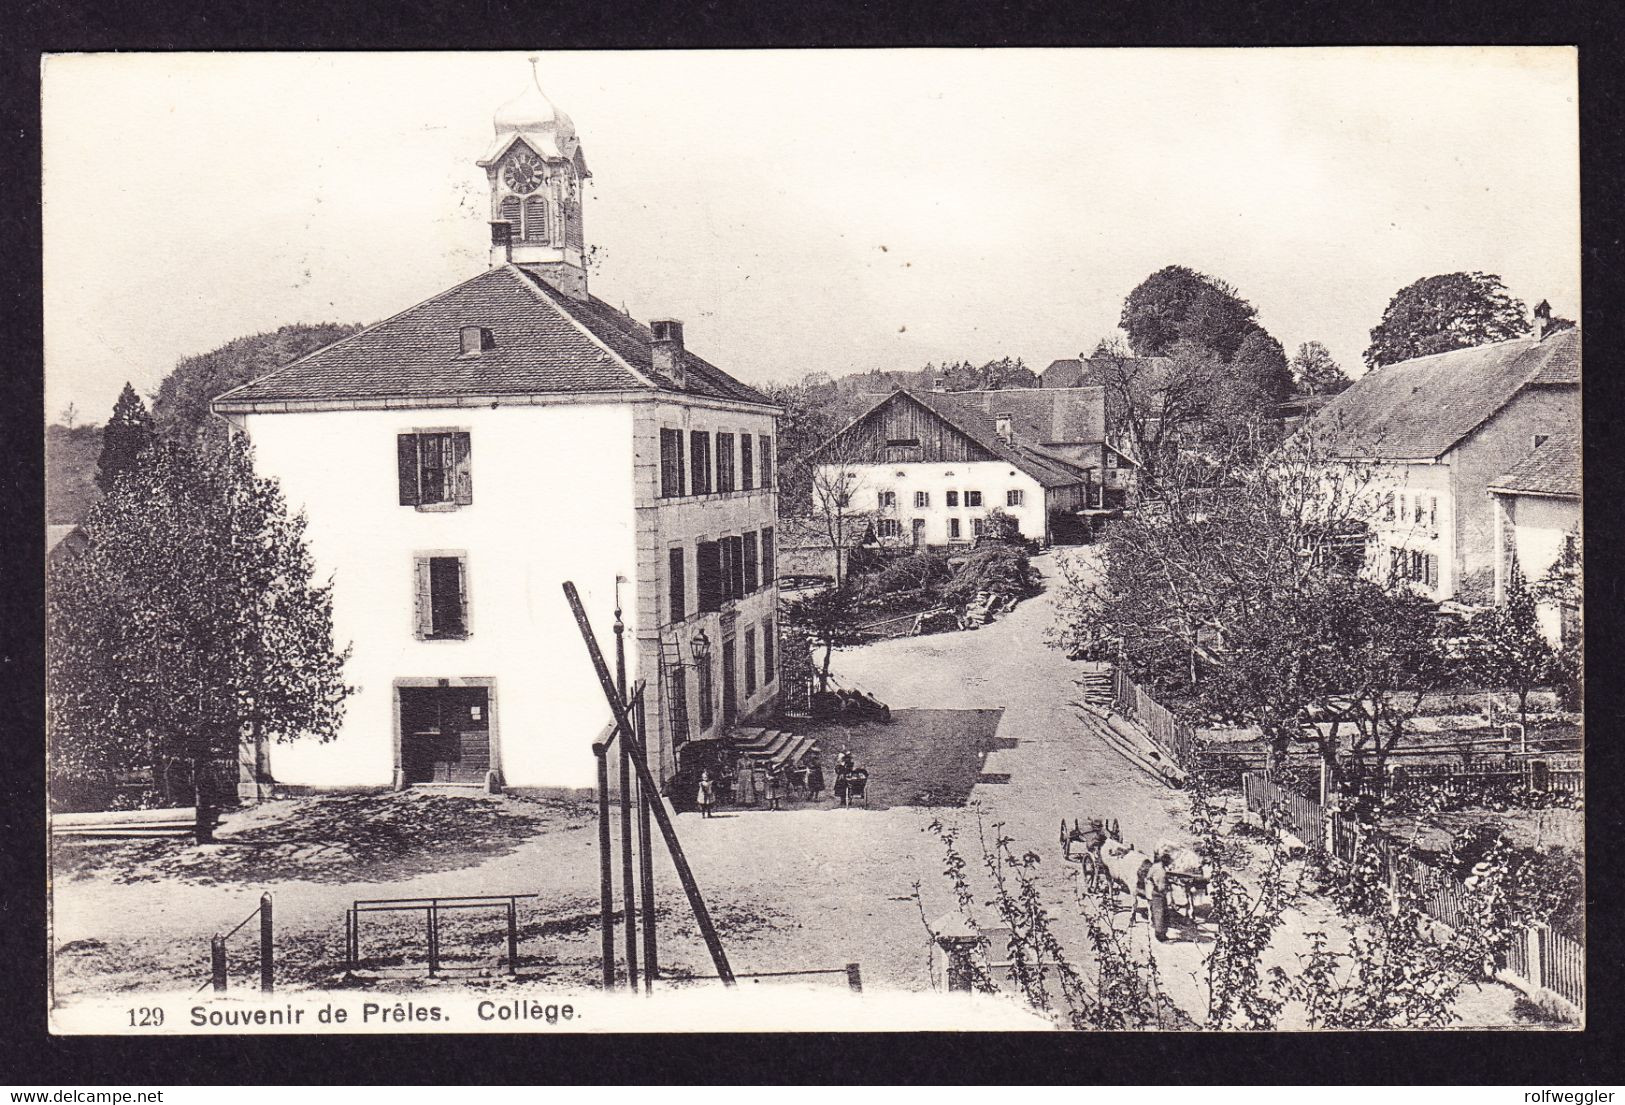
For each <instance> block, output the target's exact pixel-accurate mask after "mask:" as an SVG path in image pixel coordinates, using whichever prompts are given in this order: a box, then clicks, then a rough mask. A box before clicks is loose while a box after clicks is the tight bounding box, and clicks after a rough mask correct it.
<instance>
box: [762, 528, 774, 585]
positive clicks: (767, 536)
mask: <svg viewBox="0 0 1625 1105" xmlns="http://www.w3.org/2000/svg"><path fill="white" fill-rule="evenodd" d="M775 578H776V577H775V575H774V572H773V527H772V526H767V527H765V528H764V529H763V530H762V586H763V587H771V586H773V581H774V579H775Z"/></svg>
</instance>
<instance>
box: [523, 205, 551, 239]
mask: <svg viewBox="0 0 1625 1105" xmlns="http://www.w3.org/2000/svg"><path fill="white" fill-rule="evenodd" d="M525 241H527V242H545V241H547V201H546V200H544V199H543V198H542V197H541V196H532V197H530V199H528V200H526V201H525Z"/></svg>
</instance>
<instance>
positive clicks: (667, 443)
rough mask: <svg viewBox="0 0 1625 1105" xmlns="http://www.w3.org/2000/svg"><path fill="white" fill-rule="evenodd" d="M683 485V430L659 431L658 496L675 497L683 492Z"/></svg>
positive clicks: (664, 497)
mask: <svg viewBox="0 0 1625 1105" xmlns="http://www.w3.org/2000/svg"><path fill="white" fill-rule="evenodd" d="M685 491H686V489H685V488H684V486H683V431H682V430H661V431H660V497H661V498H663V499H676V498H679V497H681V496H682V495H683V494H684V493H685Z"/></svg>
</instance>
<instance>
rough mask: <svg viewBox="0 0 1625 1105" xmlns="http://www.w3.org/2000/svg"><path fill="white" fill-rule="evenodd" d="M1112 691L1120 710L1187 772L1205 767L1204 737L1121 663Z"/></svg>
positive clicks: (1113, 672) (1118, 666) (1115, 672)
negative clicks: (1134, 677)
mask: <svg viewBox="0 0 1625 1105" xmlns="http://www.w3.org/2000/svg"><path fill="white" fill-rule="evenodd" d="M1112 690H1113V700H1114V703H1115V705H1116V707H1117V712H1118V713H1120V714H1126V715H1128V716H1129V717H1132V718H1133V719H1134V720H1136V721H1138V722H1139V723H1140V725H1141V726H1142V727H1143V728H1144V729H1145V731H1146V732H1147V733H1149V734H1150V735H1151V740H1152V741H1153V742H1154V743H1155V744H1156V746H1157V748H1158V750H1160V751H1161V752H1162V754H1163V755H1164V756H1166V757H1168V759H1170V760H1172V761H1173V762H1174V764H1175V765H1176V766H1178V767H1180V768H1183V769H1184V770H1186V771H1196V770H1198V769H1199V768H1201V767H1202V762H1201V761H1202V739H1201V738H1200V737H1198V736H1197V735H1196V730H1194V729H1192V728H1191V727H1190V726H1189V725H1186V724H1185V723H1184V722H1182V721H1180V720H1179V719H1178V718H1176V717H1175V716H1174V715H1173V712H1172V711H1170V710H1169V709H1168V707H1166V706H1164V705H1163V704H1162V703H1160V702H1158V701H1157V700H1156V699H1154V698H1152V697H1151V696H1150V695H1149V694H1147V693H1146V692H1145V689H1144V688H1143V687H1140V686H1138V685H1137V684H1136V683H1135V682H1134V681H1133V680H1132V679H1130V678H1129V677H1128V672H1126V671H1124V670H1123V666H1122V665H1121V664H1119V665H1117V666H1115V667H1113V668H1112Z"/></svg>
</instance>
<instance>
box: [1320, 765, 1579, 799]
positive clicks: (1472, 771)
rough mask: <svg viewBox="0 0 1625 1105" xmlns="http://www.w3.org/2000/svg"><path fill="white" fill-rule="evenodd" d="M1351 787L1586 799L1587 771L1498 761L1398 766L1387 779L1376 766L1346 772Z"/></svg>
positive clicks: (1367, 790) (1372, 790)
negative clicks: (1498, 790)
mask: <svg viewBox="0 0 1625 1105" xmlns="http://www.w3.org/2000/svg"><path fill="white" fill-rule="evenodd" d="M1345 774H1346V775H1347V776H1348V778H1349V782H1350V785H1351V787H1352V788H1353V789H1354V790H1355V791H1356V792H1357V793H1359V794H1367V795H1374V796H1380V795H1382V794H1402V793H1404V792H1406V791H1410V790H1420V789H1424V788H1429V787H1441V788H1443V789H1444V790H1446V791H1451V790H1466V789H1469V788H1474V789H1476V788H1480V787H1484V786H1496V785H1501V786H1508V787H1524V788H1527V789H1529V790H1534V791H1565V792H1567V793H1570V794H1573V795H1575V796H1576V797H1578V798H1581V799H1584V798H1585V771H1584V770H1583V769H1582V768H1581V767H1580V765H1579V764H1578V763H1574V762H1572V761H1567V760H1564V761H1558V762H1556V763H1554V762H1552V761H1551V760H1547V759H1496V760H1484V761H1480V762H1477V763H1469V764H1403V763H1401V764H1394V763H1390V765H1389V770H1388V772H1387V775H1386V777H1384V776H1383V775H1380V774H1378V772H1377V770H1376V768H1375V765H1372V766H1370V767H1367V768H1365V769H1364V770H1360V769H1346V770H1345Z"/></svg>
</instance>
